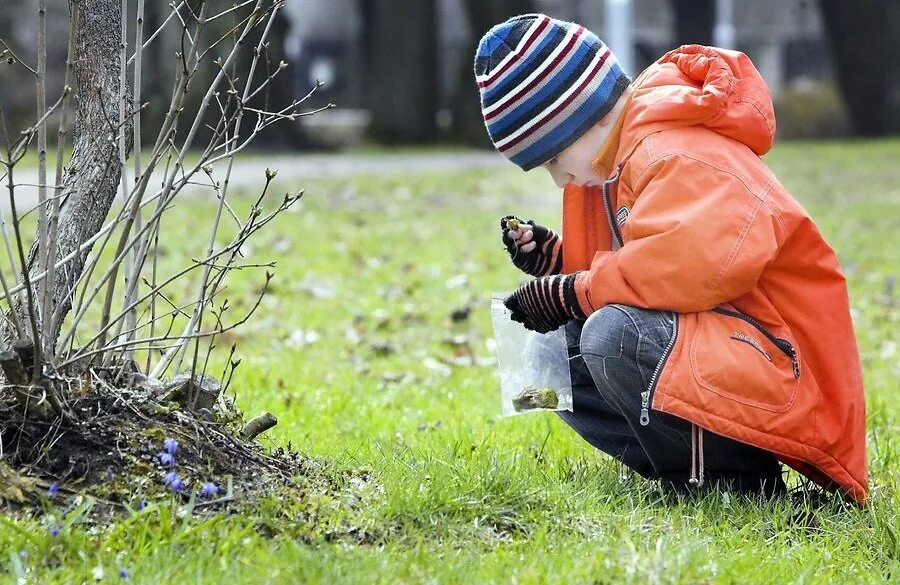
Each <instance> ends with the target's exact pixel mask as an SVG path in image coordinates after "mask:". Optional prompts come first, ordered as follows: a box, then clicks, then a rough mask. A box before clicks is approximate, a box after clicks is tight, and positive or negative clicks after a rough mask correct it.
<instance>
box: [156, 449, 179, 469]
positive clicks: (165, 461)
mask: <svg viewBox="0 0 900 585" xmlns="http://www.w3.org/2000/svg"><path fill="white" fill-rule="evenodd" d="M156 458H157V459H159V462H160V464H161V465H162V466H163V467H172V466H173V465H175V456H174V455H172V454H171V453H166V452H165V451H163V452H162V453H157V454H156Z"/></svg>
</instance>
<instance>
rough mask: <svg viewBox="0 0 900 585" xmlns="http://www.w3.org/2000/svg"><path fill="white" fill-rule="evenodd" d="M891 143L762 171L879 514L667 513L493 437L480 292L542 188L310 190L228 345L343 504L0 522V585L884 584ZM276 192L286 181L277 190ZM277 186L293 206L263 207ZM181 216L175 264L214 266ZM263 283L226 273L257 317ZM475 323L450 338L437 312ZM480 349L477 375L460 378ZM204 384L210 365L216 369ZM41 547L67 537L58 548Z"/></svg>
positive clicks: (830, 506) (289, 218)
mask: <svg viewBox="0 0 900 585" xmlns="http://www.w3.org/2000/svg"><path fill="white" fill-rule="evenodd" d="M898 157H900V142H896V141H884V142H868V143H828V144H814V143H793V144H790V143H789V144H786V145H783V146H780V147H779V148H777V149H776V151H775V152H774V153H773V154H771V155H769V157H768V158H767V161H768V162H769V164H770V165H771V166H772V167H773V168H774V169H775V171H776V173H777V174H778V176H779V177H780V178H781V180H782V182H783V183H784V184H785V186H786V187H788V189H789V190H791V191H792V192H793V193H794V194H795V195H796V196H797V198H798V199H799V200H800V201H801V202H802V203H803V204H804V205H805V206H806V207H807V209H809V211H810V212H811V214H812V215H813V217H814V218H815V219H816V220H817V222H818V224H819V226H820V228H821V230H822V231H823V232H824V234H825V236H826V238H827V239H828V240H829V241H830V242H831V244H832V245H833V247H834V248H835V249H836V251H837V252H838V254H839V256H840V258H841V261H842V263H843V265H844V267H845V270H846V272H847V275H848V280H849V285H850V293H851V297H852V302H853V314H854V319H855V323H856V328H857V335H858V338H859V343H860V351H861V354H862V359H863V367H864V373H865V381H866V389H867V407H868V413H867V414H868V423H869V426H868V430H869V457H870V470H871V484H872V487H873V498H872V502H871V504H870V505H869V506H868V507H867V508H865V509H860V508H857V507H854V506H850V505H846V504H844V503H843V502H841V501H839V500H837V499H831V500H829V501H827V502H826V503H825V504H824V505H822V506H821V507H817V508H815V509H811V510H804V509H802V507H801V509H799V510H798V508H797V507H796V506H794V505H792V504H791V503H790V502H788V501H774V502H767V503H760V502H753V501H746V500H739V499H736V498H734V497H729V496H727V495H723V494H717V495H716V494H714V495H710V496H707V497H704V498H701V499H699V500H696V501H681V502H674V503H666V502H665V501H663V500H661V499H660V498H659V496H658V494H657V492H656V491H655V490H654V489H653V488H652V486H648V485H647V484H645V483H643V482H642V481H640V480H639V479H637V478H634V477H632V476H631V475H629V474H627V473H623V472H622V470H621V469H620V468H619V467H618V466H617V465H615V464H614V463H613V462H612V461H611V460H610V459H609V458H608V457H605V456H604V455H602V454H600V453H599V452H597V451H595V450H593V449H592V448H591V447H590V446H588V445H587V444H586V443H584V442H583V441H582V440H581V439H579V438H578V437H577V436H576V435H575V434H574V433H573V432H572V431H571V430H569V429H568V427H566V426H565V425H564V424H563V423H562V422H561V421H560V420H558V419H557V418H556V417H555V416H553V415H552V414H548V413H539V414H533V415H529V416H520V417H513V418H508V419H503V418H501V417H499V416H498V413H499V411H500V404H499V391H498V383H497V381H496V379H495V377H494V367H493V364H492V363H491V361H490V358H491V357H492V355H493V354H492V352H491V349H490V346H489V340H490V337H491V331H490V314H489V299H490V292H491V291H499V290H508V289H511V288H513V287H514V286H516V284H518V282H519V281H520V277H519V275H518V274H517V272H516V271H515V270H514V269H513V268H512V267H511V265H510V264H509V262H508V260H507V258H506V255H505V252H504V251H503V250H502V248H501V246H500V244H499V241H498V233H497V232H498V229H497V223H498V219H499V218H500V217H501V216H503V215H505V214H507V213H516V214H519V215H521V216H523V217H534V218H535V219H539V220H543V221H545V222H546V223H548V224H550V225H558V221H559V220H558V218H559V209H558V207H559V199H558V195H557V194H556V190H555V188H554V187H553V186H552V184H551V182H550V180H549V178H548V177H545V176H543V175H541V174H540V173H537V172H533V173H529V174H523V173H521V172H519V171H517V170H516V169H515V168H514V167H512V166H510V168H509V169H508V170H505V171H497V170H492V171H485V172H464V171H461V172H459V173H452V174H451V173H443V174H428V175H422V176H402V177H401V176H395V177H382V178H372V177H369V178H366V177H361V178H348V179H346V180H344V181H328V182H312V183H310V184H308V185H305V186H306V187H307V195H306V196H305V198H304V200H303V205H302V207H301V209H299V210H298V212H297V213H290V214H287V215H285V216H283V217H282V218H281V220H280V221H279V222H277V223H276V225H275V226H274V227H273V229H272V231H270V232H268V234H263V235H262V236H261V240H260V241H258V242H257V243H256V245H255V246H254V248H253V250H247V252H248V258H249V259H250V260H251V261H261V260H264V259H267V258H271V257H273V256H275V257H277V260H278V267H277V269H276V275H277V276H276V278H275V280H274V281H273V290H272V294H271V295H270V296H268V297H267V299H266V300H265V301H264V303H263V306H262V308H261V312H260V313H259V314H257V316H256V317H255V318H254V319H253V320H252V321H251V322H250V323H249V324H248V325H247V326H246V327H245V328H244V329H243V330H242V331H239V332H238V333H237V335H234V336H230V337H229V338H228V339H226V340H223V342H222V343H221V344H220V345H221V346H223V347H224V346H227V345H229V344H230V342H232V341H234V342H237V343H238V353H239V356H240V357H241V358H242V359H243V362H242V364H241V366H240V367H239V368H238V370H237V373H236V375H235V380H234V382H233V388H234V389H235V391H236V392H237V395H238V403H239V406H240V407H241V408H243V409H244V410H245V411H246V412H247V414H249V415H251V416H252V415H255V414H256V413H258V412H260V411H263V410H271V411H272V412H274V413H276V414H277V415H278V417H279V421H280V422H279V425H278V426H277V427H275V429H273V430H272V431H271V432H270V433H269V434H267V435H266V436H267V439H266V440H267V441H271V443H272V444H273V445H286V444H288V443H290V444H291V445H292V446H293V447H295V448H298V449H300V450H301V451H303V452H304V453H306V454H308V455H309V456H310V457H312V458H314V460H315V461H317V462H318V464H319V466H320V473H322V474H335V475H337V474H339V473H340V472H341V471H343V470H348V469H352V470H355V471H356V472H357V475H356V479H354V480H352V481H350V482H349V483H348V484H347V485H346V486H345V489H344V490H343V491H342V492H341V493H340V494H338V495H334V494H322V493H317V492H316V491H315V490H304V489H299V490H298V491H297V494H295V495H293V496H292V497H289V498H284V497H282V498H276V497H273V498H269V499H266V500H263V501H261V502H259V503H258V504H257V505H256V506H254V507H252V508H251V509H249V510H248V511H246V513H244V514H241V515H233V516H223V515H212V516H199V517H193V518H192V517H190V516H184V515H183V514H179V508H178V506H176V505H174V504H172V503H170V502H155V503H153V504H151V505H150V506H149V507H147V508H145V509H144V510H142V511H140V512H134V513H131V514H124V515H123V516H122V517H121V518H118V519H116V520H115V521H113V522H112V523H110V524H109V525H107V526H103V527H92V526H90V525H89V523H88V522H87V520H86V518H87V517H88V510H87V508H88V507H89V506H90V505H91V504H90V501H89V500H84V501H82V502H81V503H80V507H79V505H78V502H76V507H75V508H74V509H73V510H71V511H70V512H69V513H68V514H66V515H65V516H63V514H62V510H61V509H60V507H61V506H58V505H51V503H50V502H48V503H47V509H46V514H45V515H44V516H42V517H40V518H37V519H30V520H26V519H17V518H16V519H14V518H12V517H3V516H0V582H2V581H4V580H7V581H14V580H15V579H16V577H17V576H18V577H19V578H20V579H23V580H24V582H29V583H30V582H40V583H68V582H82V581H85V580H90V579H92V578H94V577H96V576H97V575H99V572H101V571H102V573H103V575H104V576H105V578H106V579H107V580H109V581H116V580H119V579H120V578H121V577H120V576H119V570H120V569H125V570H127V571H128V573H129V575H130V580H131V581H133V582H139V583H145V582H146V583H166V582H174V581H176V580H178V581H189V582H219V581H223V582H240V583H272V582H324V583H335V582H341V583H473V582H474V583H509V582H515V583H544V582H552V581H559V582H565V583H614V582H636V583H644V582H650V583H697V582H702V583H736V582H760V583H783V582H804V583H832V582H869V583H879V582H885V581H891V580H893V581H895V582H896V581H898V580H900V544H898V535H900V527H898V525H897V510H898V509H900V495H898V494H900V491H898V488H900V472H898V469H900V465H898V460H900V444H898V428H900V403H898V396H900V394H898V390H900V383H898V380H900V365H898V364H900V354H898V348H897V342H898V339H897V331H898V325H900V308H898V306H897V304H896V302H895V304H894V305H893V306H891V305H890V304H889V303H886V302H885V298H884V296H885V294H886V287H887V283H888V281H889V279H890V278H892V277H894V276H896V275H897V274H898V273H900V246H898V245H897V237H896V234H897V233H898V230H900V187H898V185H900V166H898V165H897V164H896V161H897V160H898ZM276 181H277V179H276ZM277 186H278V188H280V189H284V190H287V189H292V190H296V189H297V188H300V187H303V186H304V185H286V184H279V185H277ZM211 209H212V206H211V204H209V203H206V202H202V201H192V202H190V203H182V204H181V207H180V208H179V211H176V212H175V213H174V214H173V218H172V219H171V220H170V222H171V223H170V225H169V226H168V229H169V234H170V235H169V237H167V238H166V239H164V245H165V247H166V250H167V257H166V262H172V263H173V264H174V263H175V262H176V261H177V260H181V261H183V260H184V259H185V258H187V257H189V256H194V257H196V256H197V255H198V254H199V252H200V250H201V249H202V248H203V247H204V242H203V237H202V233H201V231H200V230H197V229H196V226H195V224H196V222H197V221H198V218H204V217H208V216H209V215H210V213H209V212H210V211H211ZM261 281H262V277H261V275H260V274H251V273H241V274H239V275H238V278H237V279H236V281H235V282H234V283H233V285H232V289H231V293H230V294H231V295H232V299H233V301H234V302H235V303H237V304H242V305H243V306H248V305H249V304H250V303H251V302H252V299H251V293H252V291H253V290H254V288H255V287H256V286H258V285H259V283H260V282H261ZM464 307H470V308H471V309H472V313H471V317H470V318H469V319H468V320H466V321H463V322H460V323H454V322H452V320H451V319H450V314H451V313H452V312H453V311H454V310H457V309H460V308H464ZM461 352H462V353H465V352H471V353H472V354H474V355H475V356H476V358H478V359H477V360H476V364H475V365H460V364H461V361H460V360H459V359H458V357H459V354H460V353H461ZM216 359H217V360H218V361H217V363H216V365H215V367H214V368H213V369H212V371H217V370H216V368H220V367H221V362H222V360H223V359H224V352H220V353H219V354H218V355H217V358H216ZM51 527H54V528H58V529H60V534H59V535H57V536H52V535H51V534H50V532H49V529H50V528H51Z"/></svg>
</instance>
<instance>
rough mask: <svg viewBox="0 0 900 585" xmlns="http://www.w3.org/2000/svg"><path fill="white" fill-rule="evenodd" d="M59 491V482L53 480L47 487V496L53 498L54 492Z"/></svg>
mask: <svg viewBox="0 0 900 585" xmlns="http://www.w3.org/2000/svg"><path fill="white" fill-rule="evenodd" d="M58 493H59V482H56V481H54V482H53V483H51V484H50V487H48V488H47V497H50V498H53V497H56V494H58Z"/></svg>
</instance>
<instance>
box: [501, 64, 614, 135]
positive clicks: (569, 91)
mask: <svg viewBox="0 0 900 585" xmlns="http://www.w3.org/2000/svg"><path fill="white" fill-rule="evenodd" d="M607 53H609V47H606V50H605V51H600V52H598V53H597V55H596V56H595V57H594V59H593V60H592V61H591V63H590V64H589V65H588V66H587V67H585V68H584V72H583V73H582V74H581V75H580V76H578V79H576V80H575V81H574V82H573V83H572V85H571V87H569V89H567V90H566V92H565V93H564V94H562V95H561V96H559V98H557V100H556V101H555V102H553V103H552V104H550V105H549V106H547V109H546V110H545V112H552V111H553V110H554V109H556V107H557V106H559V105H560V104H563V103H565V102H567V101H568V100H569V98H571V97H572V94H573V93H575V90H576V89H577V88H578V87H579V86H580V85H581V84H582V83H584V81H585V80H586V79H587V77H588V76H589V75H591V74H592V73H593V70H594V67H596V66H597V63H598V62H599V61H600V60H601V59H602V58H603V56H604V55H606V54H607ZM612 61H613V56H612V55H609V56H608V58H607V63H604V64H603V67H602V68H601V69H600V71H598V72H597V73H596V75H597V77H598V78H600V79H602V78H603V77H605V75H606V73H605V72H604V70H607V71H608V69H609V67H610V66H611V65H612ZM543 117H544V115H543V114H542V115H540V116H535V117H534V118H533V119H532V120H530V121H529V122H528V123H527V124H524V125H522V127H521V128H519V129H518V130H516V131H515V132H513V133H512V134H510V135H509V136H507V137H506V138H504V139H503V140H501V141H500V142H497V143H496V144H495V146H496V147H497V148H498V149H502V148H503V147H504V146H506V145H507V144H509V143H510V142H513V141H515V139H516V138H518V137H519V136H521V135H522V134H524V133H525V132H527V131H528V130H530V129H531V128H532V127H534V126H539V125H541V124H543V123H544V122H546V120H544V119H542V118H543Z"/></svg>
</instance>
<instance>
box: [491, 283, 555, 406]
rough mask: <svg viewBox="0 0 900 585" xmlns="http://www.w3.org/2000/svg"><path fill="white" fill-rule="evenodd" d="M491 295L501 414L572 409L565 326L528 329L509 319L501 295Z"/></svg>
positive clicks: (505, 295)
mask: <svg viewBox="0 0 900 585" xmlns="http://www.w3.org/2000/svg"><path fill="white" fill-rule="evenodd" d="M508 296H509V293H493V294H492V295H491V320H492V322H493V325H494V343H495V346H496V348H497V363H498V366H499V367H498V372H499V374H500V396H501V404H502V408H503V416H512V415H516V414H524V413H527V412H533V411H536V410H568V411H571V410H572V378H571V376H570V373H569V347H568V343H567V342H566V332H565V328H564V327H560V328H559V329H557V330H556V331H551V332H549V333H544V334H541V333H536V332H534V331H529V330H528V329H525V327H523V326H522V324H521V323H516V322H515V321H513V320H512V319H510V312H509V309H507V308H506V306H505V305H504V304H503V299H505V298H506V297H508Z"/></svg>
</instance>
